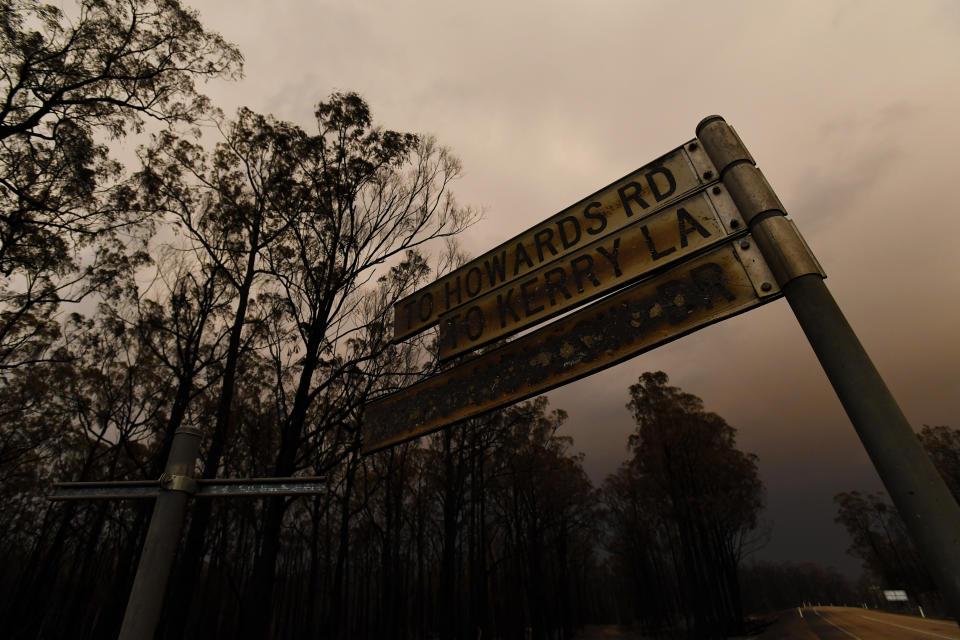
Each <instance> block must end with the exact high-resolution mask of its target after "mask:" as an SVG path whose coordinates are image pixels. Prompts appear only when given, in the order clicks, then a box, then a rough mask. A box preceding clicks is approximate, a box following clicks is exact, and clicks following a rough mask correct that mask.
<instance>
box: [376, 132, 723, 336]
mask: <svg viewBox="0 0 960 640" xmlns="http://www.w3.org/2000/svg"><path fill="white" fill-rule="evenodd" d="M717 178H718V175H717V172H716V169H714V168H713V164H712V163H711V162H710V160H709V158H708V157H707V156H706V154H705V153H704V152H703V147H702V146H700V145H699V144H698V143H697V142H696V141H695V140H694V141H691V142H688V143H687V144H685V145H684V146H682V147H679V148H677V149H674V150H673V151H671V152H670V153H668V154H666V155H664V156H662V157H660V158H658V159H657V160H654V161H653V162H651V163H649V164H647V165H646V166H643V167H641V168H639V169H637V170H636V171H634V172H633V173H631V174H629V175H627V176H624V177H623V178H621V179H620V180H617V181H616V182H614V183H613V184H611V185H609V186H607V187H605V188H603V189H601V190H600V191H597V192H596V193H594V194H593V195H591V196H588V197H586V198H584V199H583V200H581V201H580V202H578V203H576V204H574V205H572V206H570V207H567V208H566V209H564V210H563V211H560V212H559V213H557V214H555V215H553V216H552V217H550V218H547V219H546V220H544V221H543V222H540V223H539V224H537V225H536V226H534V227H531V228H530V229H528V230H526V231H524V232H523V233H521V234H520V235H518V236H516V237H514V238H512V239H510V240H507V241H506V242H504V243H503V244H501V245H500V246H498V247H497V248H495V249H493V250H491V251H488V252H487V253H485V254H484V255H482V256H480V257H479V258H476V259H475V260H472V261H471V262H469V263H468V264H466V265H464V266H462V267H460V268H459V269H457V270H456V271H453V272H451V273H449V274H447V275H445V276H443V277H442V278H440V279H438V280H436V281H434V282H433V283H432V284H429V285H427V286H426V287H424V288H422V289H420V290H418V291H416V292H414V293H413V294H411V295H409V296H407V297H406V298H404V299H402V300H400V301H399V302H398V303H397V304H396V305H394V308H393V310H394V329H393V331H394V335H393V339H394V340H401V339H403V338H406V337H408V336H412V335H414V334H416V333H418V332H420V331H422V330H424V329H426V328H428V327H430V326H432V325H434V324H436V322H437V321H438V320H439V318H440V316H441V315H443V314H445V313H448V312H450V311H451V310H453V309H455V308H457V307H459V306H461V305H464V304H466V303H468V302H470V301H471V300H473V299H474V298H476V297H478V296H480V295H483V294H486V293H488V292H489V291H491V290H493V289H496V288H498V287H501V286H503V285H505V284H507V283H509V282H512V281H514V280H517V279H519V278H522V277H523V276H524V275H526V274H527V273H528V272H530V271H533V270H535V269H537V268H539V267H541V266H542V265H545V264H547V263H550V262H553V261H554V260H557V259H560V258H562V257H564V256H566V255H568V254H570V253H572V252H574V251H577V250H578V249H580V248H581V247H583V246H584V245H586V244H589V243H591V242H593V241H594V240H598V239H600V238H603V237H606V236H608V235H610V234H611V233H614V232H616V231H617V230H619V229H622V228H623V227H625V226H627V225H629V224H631V223H633V222H634V221H636V220H638V219H640V218H642V217H644V216H647V215H649V214H651V213H653V212H654V211H658V210H659V209H661V208H663V207H665V206H668V205H669V204H671V203H673V202H676V201H677V200H679V199H681V198H683V197H685V196H687V195H689V194H690V193H692V192H693V191H695V190H697V189H699V188H701V187H703V186H704V185H706V184H709V183H711V182H713V181H715V180H716V179H717Z"/></svg>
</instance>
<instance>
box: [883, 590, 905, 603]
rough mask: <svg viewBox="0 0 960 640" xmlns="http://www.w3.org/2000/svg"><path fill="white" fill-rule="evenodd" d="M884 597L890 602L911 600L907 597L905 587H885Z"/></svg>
mask: <svg viewBox="0 0 960 640" xmlns="http://www.w3.org/2000/svg"><path fill="white" fill-rule="evenodd" d="M883 597H884V598H886V599H887V601H888V602H908V601H909V600H910V599H909V598H908V597H907V592H906V591H904V590H903V589H885V590H884V591H883Z"/></svg>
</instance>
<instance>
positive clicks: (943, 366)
mask: <svg viewBox="0 0 960 640" xmlns="http://www.w3.org/2000/svg"><path fill="white" fill-rule="evenodd" d="M187 4H189V5H191V6H194V7H196V8H197V9H198V10H199V11H200V13H201V17H202V20H203V22H204V23H205V24H206V25H207V26H208V27H209V28H211V29H213V30H216V31H219V32H220V33H221V34H222V35H223V36H224V37H225V38H227V39H228V40H230V41H232V42H234V43H235V44H237V45H238V46H239V47H240V49H241V50H242V52H243V54H244V56H245V58H246V77H245V79H244V80H242V81H241V82H239V83H236V84H231V85H226V84H223V83H216V84H210V85H208V86H207V87H206V90H207V92H208V93H209V94H210V95H211V96H212V97H213V98H214V100H215V101H216V102H217V104H219V105H220V106H221V108H223V109H224V110H225V111H226V112H227V113H231V112H233V111H235V109H236V108H237V107H239V106H241V105H242V106H248V107H250V108H252V109H254V110H256V111H259V112H262V113H272V114H273V115H275V116H276V117H278V118H281V119H285V120H291V121H293V122H296V123H298V124H300V125H301V126H303V127H305V128H306V129H307V130H308V131H313V130H315V129H314V127H313V120H312V113H313V107H314V105H315V104H316V103H317V102H318V101H320V100H323V99H324V98H325V97H326V96H328V95H329V94H330V93H331V92H332V91H336V90H341V91H357V92H359V93H361V94H362V95H363V96H364V97H365V98H366V99H367V100H368V102H369V103H370V106H371V108H372V110H373V114H374V117H375V119H376V121H377V122H379V123H380V124H382V125H383V126H385V127H388V128H391V129H396V130H405V131H415V132H422V133H432V134H434V135H436V136H437V138H438V139H439V141H440V142H441V143H442V144H444V145H446V146H449V147H450V148H451V149H453V151H454V152H455V153H456V154H457V155H458V156H459V157H460V158H461V160H462V161H463V166H464V170H465V176H464V178H463V179H462V180H460V181H459V182H458V183H457V184H456V185H455V190H456V193H457V196H458V199H459V200H460V201H461V203H463V204H470V205H475V206H478V207H483V209H484V210H485V216H484V219H483V221H482V222H480V223H478V224H477V225H476V226H474V227H473V228H472V229H470V230H469V231H468V232H467V233H466V234H465V235H464V236H463V237H462V244H463V246H464V248H465V249H466V250H467V251H468V252H469V253H470V254H472V255H479V254H481V253H483V252H484V251H486V250H487V249H490V248H492V247H494V246H495V245H497V244H499V243H500V242H502V241H504V240H506V239H508V238H510V237H511V236H513V235H515V234H517V233H519V232H520V231H523V230H524V229H526V228H528V227H530V226H532V225H533V224H535V223H537V222H539V221H540V220H542V219H544V218H547V217H548V216H550V215H552V214H554V213H556V212H557V211H559V210H561V209H563V208H564V207H566V206H568V205H570V204H572V203H574V202H576V201H578V200H580V199H581V198H583V197H585V196H587V195H589V194H590V193H592V192H594V191H595V190H597V189H599V188H601V187H603V186H605V185H607V184H609V183H610V182H612V181H613V180H615V179H617V178H619V177H621V176H623V175H624V174H626V173H629V172H630V171H632V170H633V169H636V168H637V167H639V166H641V165H643V164H645V163H647V162H649V161H650V160H652V159H654V158H656V157H657V156H660V155H661V154H663V153H665V152H667V151H669V150H670V149H673V148H674V147H677V146H679V145H680V144H682V143H683V142H685V141H687V140H689V139H690V138H692V137H693V136H694V129H695V127H696V125H697V123H698V122H699V121H700V120H701V119H702V118H703V117H705V116H707V115H710V114H714V113H717V114H721V115H723V116H724V117H725V118H726V119H727V121H728V122H729V123H730V124H732V125H733V126H734V127H736V129H737V130H738V132H739V133H740V136H741V137H742V138H743V140H744V142H745V143H746V145H747V146H748V148H749V149H750V150H751V152H752V154H753V156H754V157H755V158H756V160H757V162H758V165H759V166H760V168H761V169H762V170H763V172H764V173H765V175H766V176H767V178H768V179H769V181H770V183H771V184H772V185H773V187H774V189H775V190H776V191H777V193H778V194H779V196H780V198H781V200H782V201H783V203H784V205H785V207H786V209H787V210H788V212H789V214H790V215H791V217H792V218H793V219H794V220H795V222H796V223H797V225H798V226H799V228H800V230H801V231H802V232H803V234H804V235H805V237H806V239H807V241H808V243H809V244H810V246H811V247H812V249H813V251H814V252H815V254H816V255H817V257H818V258H819V260H820V262H821V263H822V264H823V266H824V268H825V270H826V271H827V274H828V276H829V277H828V279H827V284H828V286H829V288H830V289H831V291H832V292H833V294H834V296H835V297H836V298H837V300H838V302H839V303H840V306H841V308H842V309H843V310H844V312H845V313H846V315H847V317H848V319H849V320H850V322H851V324H852V325H853V327H854V329H855V330H856V331H857V332H858V334H859V336H860V339H861V341H862V342H863V343H864V345H865V346H866V348H867V350H868V352H869V353H870V354H871V356H872V357H873V359H874V362H875V363H876V364H877V366H878V368H879V369H880V371H881V374H883V375H884V377H885V378H886V380H887V383H888V385H889V386H890V388H891V390H892V391H893V393H894V395H895V397H896V398H897V399H898V400H899V401H900V403H901V405H902V407H903V409H904V412H905V413H906V415H907V417H908V419H909V420H910V421H911V423H912V424H913V425H914V426H915V428H917V429H919V428H920V426H921V425H922V424H947V425H951V426H953V427H960V416H958V406H960V376H958V373H960V371H958V369H960V340H958V339H957V335H956V332H957V328H958V327H960V302H958V294H960V255H958V252H957V251H956V245H957V238H958V237H960V205H958V204H957V202H956V198H957V195H958V193H960V189H958V178H957V175H956V174H955V172H957V171H958V170H960V162H958V142H960V118H958V114H960V100H958V97H960V2H956V0H942V1H939V2H937V1H933V0H929V1H928V0H915V1H913V2H909V3H906V2H894V1H882V2H881V1H879V0H864V1H856V0H850V1H837V2H827V1H808V2H767V1H757V2H724V3H707V2H677V1H652V0H646V1H637V0H632V1H624V2H602V1H593V2H589V3H588V2H580V3H573V2H562V1H560V0H551V1H549V2H531V1H523V2H521V1H518V0H512V1H510V2H499V1H492V0H487V1H485V2H469V3H468V2H451V1H450V0H445V1H429V2H427V1H423V2H414V1H407V2H397V1H396V0H394V1H391V2H387V1H352V2H351V1H347V0H343V1H335V2H317V1H307V0H301V1H285V0H276V1H275V2H270V3H267V2H262V0H256V1H253V0H231V1H230V2H225V1H223V0H219V1H213V0H210V1H205V2H201V1H197V0H193V1H190V0H187ZM658 369H659V370H663V371H666V372H667V373H668V374H669V375H670V378H671V383H672V384H674V385H677V386H680V387H682V388H683V389H684V390H686V391H689V392H691V393H694V394H697V395H699V396H700V397H702V398H703V400H704V402H705V404H706V407H707V409H709V410H712V411H715V412H717V413H719V414H720V415H722V416H723V417H724V418H726V419H727V421H728V422H729V423H730V424H731V425H733V426H735V427H736V428H737V429H738V432H739V439H738V441H739V444H740V446H741V448H743V449H744V450H746V451H750V452H753V453H756V454H757V455H758V456H759V460H760V470H761V475H762V477H763V480H764V482H765V483H766V487H767V502H768V509H767V511H766V514H765V518H766V519H767V520H769V521H771V522H772V523H773V535H772V539H771V542H770V544H769V545H768V546H767V547H766V548H765V549H764V550H763V551H761V552H760V553H759V554H758V557H759V558H761V559H772V560H794V561H817V562H821V563H825V564H832V565H834V566H837V567H838V568H841V569H842V570H844V571H845V572H847V573H851V574H853V573H856V572H857V568H858V565H859V563H858V561H856V560H854V559H852V558H850V557H849V556H847V555H846V554H845V549H846V547H847V545H848V543H849V541H848V539H847V536H846V534H845V533H844V531H843V530H842V529H841V528H840V527H839V526H838V525H836V524H834V523H833V517H834V514H835V509H834V506H833V503H832V498H833V495H834V494H836V493H838V492H840V491H846V490H852V489H861V490H868V491H872V490H877V489H879V488H880V487H881V484H880V481H879V479H878V478H877V476H876V474H875V472H874V471H873V469H872V467H871V465H870V462H869V460H868V459H867V457H866V454H865V453H864V451H863V448H862V446H861V445H860V443H859V441H858V439H857V437H856V434H855V433H854V431H853V427H852V426H851V425H850V422H849V421H848V420H847V418H846V416H845V414H844V413H843V410H842V408H841V406H840V404H839V402H838V401H837V399H836V397H835V395H834V393H833V391H832V389H831V387H830V386H829V383H828V382H827V380H826V377H825V376H824V374H823V372H822V371H821V369H820V368H819V365H818V363H817V361H816V359H815V357H814V355H813V353H812V351H811V349H810V347H809V345H808V344H807V343H806V340H805V338H804V336H803V334H802V332H801V331H800V329H799V327H798V325H797V323H796V321H795V319H794V318H793V316H792V314H791V312H790V309H789V307H788V305H787V303H786V301H783V300H781V301H778V302H775V303H773V304H771V305H767V306H765V307H762V308H761V309H758V310H755V311H751V312H748V313H746V314H743V315H741V316H738V317H736V318H733V319H731V320H727V321H725V322H723V323H721V324H718V325H714V326H713V327H710V328H708V329H705V330H702V331H700V332H698V333H695V334H693V335H691V336H688V337H686V338H684V339H682V340H680V341H677V342H674V343H672V344H670V345H667V346H665V347H662V348H660V349H658V350H656V351H654V352H652V353H649V354H646V355H642V356H640V357H637V358H635V359H633V360H630V361H628V362H626V363H624V364H621V365H619V366H617V367H614V368H612V369H609V370H607V371H606V372H603V373H600V374H597V375H594V376H592V377H590V378H587V379H584V380H581V381H580V382H577V383H574V384H572V385H569V386H567V387H564V388H563V389H562V391H560V392H554V393H553V394H551V402H552V405H553V406H554V407H559V408H563V409H565V410H566V411H568V412H569V414H570V419H569V421H568V423H567V425H566V426H565V431H566V434H567V435H571V436H573V437H574V439H575V441H576V448H577V449H579V450H582V451H583V452H584V453H585V454H586V462H585V464H586V468H587V470H588V472H589V473H590V475H591V476H592V477H593V478H594V480H595V481H596V482H598V483H599V482H600V481H601V480H602V479H603V477H604V476H605V475H606V474H607V473H609V472H610V471H612V470H613V469H615V468H616V466H617V465H619V464H620V462H621V461H622V460H623V459H624V458H625V457H626V441H627V436H628V435H629V433H630V432H631V431H632V429H633V424H632V422H631V420H630V417H629V415H628V413H627V411H626V409H625V408H624V405H625V404H626V402H627V387H628V386H629V384H631V383H632V382H635V381H636V379H637V377H638V376H639V375H640V374H641V373H642V372H644V371H651V370H658ZM891 586H892V585H891Z"/></svg>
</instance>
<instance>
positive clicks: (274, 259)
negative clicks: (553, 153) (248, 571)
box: [244, 93, 475, 637]
mask: <svg viewBox="0 0 960 640" xmlns="http://www.w3.org/2000/svg"><path fill="white" fill-rule="evenodd" d="M315 114H316V119H317V127H318V133H317V134H315V135H307V134H305V133H304V134H303V135H302V136H300V138H299V141H298V142H299V144H297V145H295V146H294V148H295V149H296V150H297V151H298V153H299V154H300V156H299V159H298V173H299V175H300V176H302V181H303V182H302V183H303V184H304V185H306V186H308V187H309V195H310V197H308V198H304V199H303V202H304V203H305V206H304V207H303V208H300V209H297V210H287V211H284V212H283V213H284V214H285V215H286V216H287V218H286V226H285V228H284V231H283V233H282V234H281V236H280V237H279V238H278V241H277V242H275V243H273V244H272V245H271V246H269V247H268V248H267V259H268V262H269V264H270V277H271V279H272V281H273V282H274V283H275V287H276V288H275V291H276V295H277V300H278V301H279V302H280V304H281V308H282V310H283V313H284V314H285V317H286V318H287V319H288V322H289V326H290V327H291V328H292V333H291V334H290V335H288V336H286V340H287V341H286V344H287V346H286V349H287V350H288V351H286V352H285V353H289V354H290V356H288V357H287V358H288V359H287V362H286V366H284V367H283V370H284V371H285V372H287V373H290V372H292V373H293V377H292V379H291V381H290V385H289V387H286V386H284V387H282V388H278V389H277V393H278V398H279V403H280V405H281V408H282V416H283V417H282V420H281V423H280V425H279V436H280V443H279V451H278V452H277V455H276V458H275V463H274V468H273V472H274V474H275V475H277V476H289V475H292V474H293V473H295V472H296V471H297V470H298V469H301V468H303V467H304V466H306V465H308V464H309V465H311V466H313V470H314V472H323V470H324V468H323V467H322V466H321V467H320V468H317V467H316V465H317V464H321V465H324V464H326V465H329V464H334V463H336V462H337V461H338V460H339V459H340V458H341V457H342V456H343V455H344V453H343V452H338V451H337V450H336V449H335V447H336V446H337V445H342V444H345V443H349V441H351V440H354V439H352V438H349V437H344V436H343V435H342V434H343V429H348V430H352V431H353V432H356V429H357V428H358V419H359V417H360V412H359V410H358V409H359V408H360V407H362V405H363V404H364V403H365V402H366V399H367V397H368V394H369V393H370V392H372V391H374V390H375V389H376V388H377V378H379V377H380V376H381V375H382V374H383V373H384V372H383V368H382V366H381V365H382V362H383V360H384V359H388V360H389V359H390V358H391V357H392V354H393V348H392V347H390V345H389V337H390V335H389V328H390V325H391V317H390V311H391V308H392V305H393V303H394V302H396V301H397V300H398V299H399V297H400V296H401V295H402V294H403V293H405V292H406V291H404V290H405V289H409V287H410V286H412V285H413V284H416V278H417V277H423V275H425V270H424V269H417V268H414V267H413V266H412V265H414V263H419V262H421V260H418V259H417V258H416V257H415V256H416V254H415V253H411V252H413V251H415V250H416V249H417V248H418V247H420V246H422V245H424V244H425V243H427V242H430V241H433V240H436V239H438V238H444V237H451V236H453V235H455V234H457V233H459V232H460V231H462V230H463V229H465V228H466V226H467V225H469V224H470V223H471V222H472V220H473V219H474V215H475V214H474V212H473V210H471V209H468V208H467V209H465V208H462V207H460V206H458V204H457V203H456V201H455V199H454V198H453V196H452V194H451V192H450V183H451V181H452V180H454V179H455V178H456V177H457V176H458V175H459V173H460V164H459V162H458V161H457V159H456V158H455V157H453V156H452V155H451V154H450V153H449V152H448V151H447V150H446V149H444V148H442V147H440V146H438V145H437V144H436V143H435V142H434V141H433V140H432V139H431V138H423V137H419V136H416V135H413V134H409V133H398V132H395V131H390V130H384V129H381V128H379V127H376V126H374V125H373V124H372V117H371V114H370V110H369V107H368V106H367V104H366V102H365V101H364V100H363V99H362V98H361V97H360V96H358V95H356V94H353V93H346V94H334V95H332V96H331V97H330V99H329V100H327V101H326V102H323V103H320V104H319V105H318V106H317V109H316V112H315ZM394 262H399V263H400V264H398V265H395V266H394V268H391V264H392V263H394ZM375 285H376V286H375ZM277 355H278V357H279V356H281V355H282V354H280V352H279V351H278V352H277ZM307 436H309V438H308V437H307ZM354 441H355V440H354ZM305 446H307V447H308V448H307V449H305V448H304V447H305ZM318 451H319V452H321V453H322V452H323V451H327V452H328V453H329V455H328V456H327V458H326V462H323V460H322V457H321V459H318V456H317V455H316V452H318ZM288 504H289V502H288V501H285V500H283V499H280V498H277V499H271V500H270V501H268V503H267V508H266V510H265V514H264V534H263V539H262V543H261V546H260V550H259V553H258V556H257V560H256V563H255V567H254V572H253V575H252V577H251V580H250V581H249V582H248V586H247V591H246V594H245V601H246V602H247V603H248V606H247V607H245V609H244V612H245V613H249V614H250V618H251V619H250V621H249V624H245V625H244V630H245V632H248V633H249V634H250V635H251V636H252V637H263V636H264V635H265V632H266V625H267V624H269V616H268V615H266V614H265V612H264V611H263V610H262V608H263V607H267V606H269V603H270V601H271V597H270V595H271V592H272V587H273V581H274V575H275V566H276V558H277V554H278V552H279V543H280V533H281V528H282V522H283V516H284V513H285V511H286V508H287V506H288Z"/></svg>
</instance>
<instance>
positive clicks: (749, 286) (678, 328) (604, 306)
mask: <svg viewBox="0 0 960 640" xmlns="http://www.w3.org/2000/svg"><path fill="white" fill-rule="evenodd" d="M779 295H780V289H779V288H778V287H777V285H776V282H775V280H774V278H773V275H772V273H770V270H769V269H768V267H767V266H766V263H765V262H764V260H763V258H762V257H761V256H760V254H759V251H758V250H757V249H756V247H755V245H754V243H753V239H752V237H751V236H749V235H747V236H744V237H743V238H741V239H739V240H734V241H732V242H727V243H726V244H724V245H721V246H719V247H716V248H714V249H712V250H710V251H708V252H707V253H704V254H703V255H701V256H699V257H696V258H693V259H691V260H689V261H687V262H685V263H683V264H681V265H678V266H676V267H674V268H672V269H670V270H669V271H667V272H665V273H662V274H660V275H657V276H655V277H653V278H650V279H648V280H645V281H642V282H639V283H637V284H634V285H632V286H630V287H628V288H626V289H623V290H622V291H620V292H618V293H615V294H612V295H610V296H608V297H607V298H604V299H603V300H600V301H599V302H597V303H595V304H593V305H591V306H589V307H586V308H585V309H582V310H580V311H577V312H576V313H572V314H570V315H568V316H566V317H564V318H561V319H560V320H557V321H556V322H554V323H552V324H549V325H547V326H546V327H544V328H542V329H539V330H538V331H535V332H534V333H531V334H530V335H527V336H523V337H522V338H519V339H517V340H514V341H513V342H510V343H508V344H506V345H504V346H502V347H500V348H498V349H495V350H493V351H489V352H487V353H485V354H483V355H481V356H478V357H477V358H474V359H472V360H469V361H467V362H465V363H463V364H460V365H458V366H456V367H454V368H452V369H450V370H448V371H446V372H445V373H443V374H441V375H438V376H435V377H433V378H429V379H427V380H424V381H423V382H420V383H418V384H415V385H412V386H410V387H408V388H406V389H403V390H401V391H398V392H397V393H394V394H392V395H389V396H386V397H384V398H381V399H380V400H377V401H376V402H373V403H371V404H370V405H368V406H367V408H366V410H365V413H364V429H365V433H364V451H365V452H368V453H369V452H371V451H374V450H377V449H382V448H384V447H387V446H390V445H393V444H396V443H398V442H402V441H404V440H408V439H410V438H414V437H417V436H420V435H423V434H425V433H429V432H431V431H435V430H437V429H440V428H441V427H444V426H447V425H449V424H451V423H454V422H457V421H459V420H463V419H466V418H470V417H472V416H476V415H479V414H481V413H484V412H486V411H489V410H491V409H496V408H498V407H502V406H504V405H507V404H511V403H513V402H518V401H520V400H523V399H525V398H529V397H531V396H534V395H536V394H539V393H543V392H544V391H549V390H550V389H553V388H555V387H558V386H560V385H562V384H566V383H568V382H572V381H574V380H577V379H578V378H582V377H584V376H587V375H590V374H591V373H595V372H597V371H600V370H602V369H605V368H607V367H610V366H612V365H614V364H616V363H618V362H621V361H623V360H626V359H627V358H630V357H632V356H635V355H637V354H640V353H643V352H644V351H648V350H650V349H653V348H655V347H657V346H659V345H661V344H664V343H666V342H669V341H670V340H673V339H675V338H678V337H680V336H682V335H685V334H687V333H690V332H692V331H695V330H696V329H699V328H701V327H704V326H706V325H709V324H712V323H714V322H718V321H720V320H722V319H724V318H728V317H730V316H733V315H736V314H738V313H741V312H743V311H746V310H748V309H752V308H754V307H757V306H759V305H761V304H764V303H766V302H769V301H770V300H773V299H775V298H777V297H779Z"/></svg>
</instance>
